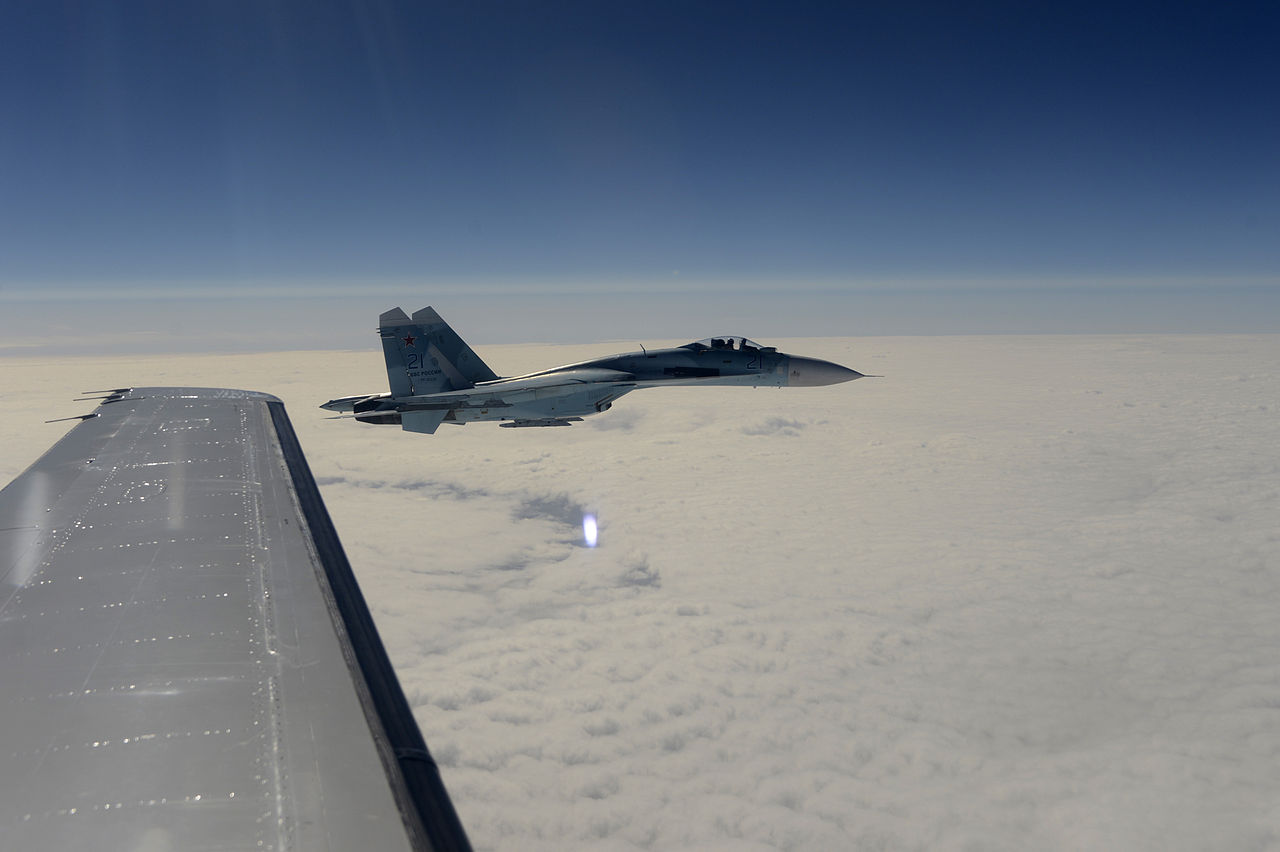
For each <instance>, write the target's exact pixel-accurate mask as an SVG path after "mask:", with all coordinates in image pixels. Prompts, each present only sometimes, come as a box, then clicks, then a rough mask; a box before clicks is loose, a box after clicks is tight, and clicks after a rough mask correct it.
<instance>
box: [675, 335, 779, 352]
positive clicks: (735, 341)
mask: <svg viewBox="0 0 1280 852" xmlns="http://www.w3.org/2000/svg"><path fill="white" fill-rule="evenodd" d="M680 348H681V349H692V350H694V351H695V352H701V351H702V350H704V349H724V350H730V349H736V350H737V351H739V352H777V351H778V349H777V347H776V346H761V345H760V344H759V343H756V342H755V341H754V340H748V339H747V338H745V337H738V336H736V335H725V336H723V337H705V338H703V339H702V340H699V341H696V342H694V343H686V344H685V345H684V346H681V347H680Z"/></svg>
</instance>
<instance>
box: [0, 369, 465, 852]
mask: <svg viewBox="0 0 1280 852" xmlns="http://www.w3.org/2000/svg"><path fill="white" fill-rule="evenodd" d="M90 848H92V849H104V850H148V852H158V850H167V849H183V850H232V849H235V850H258V849H273V850H286V849H306V850H342V852H347V850H384V849H386V850H392V849H466V848H468V846H467V840H466V836H465V834H464V833H463V831H462V828H461V826H460V824H459V823H458V820H457V816H456V814H455V813H454V810H453V806H452V804H451V803H450V801H449V799H448V796H447V794H446V793H445V790H444V787H443V785H442V784H441V782H440V778H439V774H438V771H437V769H436V766H435V764H434V763H433V762H432V760H431V757H430V755H429V753H428V752H427V749H426V746H425V744H424V743H423V741H422V737H421V734H420V733H419V731H418V727H417V725H416V723H415V722H414V719H413V716H412V714H411V712H410V709H409V707H408V704H407V702H406V701H405V699H404V695H403V693H402V692H401V690H400V686H399V683H398V681H397V680H396V678H395V675H394V673H393V671H392V669H391V666H390V663H389V662H388V660H387V657H386V654H385V651H384V650H383V647H382V644H381V641H380V640H379V638H378V635H377V632H376V630H375V629H374V626H373V622H372V620H371V619H370V616H369V613H368V610H367V608H366V606H365V604H364V600H363V598H362V596H361V595H360V591H359V588H358V586H357V585H356V583H355V579H354V576H353V575H352V573H351V569H350V566H349V565H348V563H347V560H346V557H345V555H344V554H343V551H342V547H341V544H340V543H339V541H338V539H337V536H336V534H335V533H334V531H333V528H332V525H331V524H330V521H329V517H328V514H327V512H326V511H325V509H324V505H323V503H322V502H321V500H320V496H319V492H318V491H317V490H316V487H315V483H314V480H313V479H312V477H311V473H310V471H309V469H308V468H307V465H306V461H305V459H304V458H303V456H302V452H301V449H300V448H299V446H298V443H297V439H296V437H295V436H294V433H293V429H292V427H291V426H290V424H289V420H288V417H287V416H286V415H285V412H284V407H283V405H282V404H281V403H280V401H279V400H278V399H276V398H275V397H272V396H268V395H266V394H260V393H253V392H246V391H232V390H221V389H199V388H136V389H132V390H128V391H120V392H116V393H113V394H111V395H110V396H109V397H107V398H106V399H105V400H104V401H103V403H102V404H101V405H100V406H99V408H98V409H97V411H96V412H95V414H94V415H92V416H90V417H88V418H87V419H85V421H84V422H82V423H81V424H80V425H78V426H76V427H75V428H74V429H73V430H72V431H71V432H70V433H69V434H68V435H67V436H66V437H65V438H64V439H63V440H62V441H60V442H59V443H58V444H56V445H55V446H54V447H53V448H52V449H50V450H49V452H48V453H46V454H45V455H44V456H43V457H42V458H41V459H39V460H38V461H37V462H36V463H35V464H34V465H32V467H31V468H30V469H29V470H27V471H26V472H25V473H23V474H22V475H21V476H20V477H18V479H16V480H14V482H13V483H11V484H10V485H9V486H8V487H6V488H5V489H4V490H3V491H0V849H6V850H7V849H15V850H17V849H90Z"/></svg>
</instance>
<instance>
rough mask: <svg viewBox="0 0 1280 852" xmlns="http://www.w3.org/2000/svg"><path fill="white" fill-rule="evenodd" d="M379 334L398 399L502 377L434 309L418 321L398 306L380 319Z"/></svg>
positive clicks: (420, 314) (421, 314)
mask: <svg viewBox="0 0 1280 852" xmlns="http://www.w3.org/2000/svg"><path fill="white" fill-rule="evenodd" d="M378 334H379V335H380V336H381V337H382V351H383V354H384V355H385V356H386V359H387V380H388V381H389V382H390V384H391V395H392V396H393V397H400V396H420V395H423V394H429V393H439V392H441V391H450V390H462V389H464V388H469V387H473V386H474V385H475V383H476V382H487V381H491V380H493V379H496V378H497V375H496V374H494V372H493V370H490V369H489V367H488V365H486V364H485V363H484V361H482V360H480V356H479V355H477V354H476V353H475V352H473V351H472V349H471V347H470V346H468V345H467V344H466V343H465V342H464V341H463V339H462V338H461V337H459V336H458V333H457V332H456V331H454V330H453V329H452V328H450V327H449V324H448V323H447V322H445V321H444V320H443V319H441V317H440V315H439V314H438V313H436V312H435V311H434V310H433V309H431V308H429V307H428V308H423V309H422V310H420V311H418V312H417V313H415V314H414V315H413V317H412V318H411V317H408V316H406V315H405V313H404V311H402V310H400V309H399V308H392V309H391V310H389V311H387V312H386V313H384V314H382V316H380V317H379V318H378Z"/></svg>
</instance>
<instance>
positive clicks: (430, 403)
mask: <svg viewBox="0 0 1280 852" xmlns="http://www.w3.org/2000/svg"><path fill="white" fill-rule="evenodd" d="M634 384H635V376H633V375H632V374H631V373H624V372H622V371H621V370H606V369H601V368H583V369H574V370H552V371H549V372H546V373H531V374H529V375H527V376H516V377H515V378H510V379H498V380H497V381H493V382H480V383H478V384H477V385H476V386H475V387H474V388H467V389H465V390H456V391H443V392H441V393H433V394H427V395H425V396H410V397H405V398H404V399H403V403H404V407H405V409H407V410H423V409H435V408H440V409H450V408H465V407H484V408H491V407H501V406H502V405H503V404H504V403H507V404H509V403H510V402H511V401H512V400H519V399H522V398H526V397H530V396H534V395H537V396H545V395H547V393H548V392H551V393H552V394H554V393H555V392H556V391H557V390H559V389H564V390H565V392H566V393H568V392H573V391H575V390H577V389H579V388H581V387H582V386H584V385H613V386H615V387H628V386H633V385H634Z"/></svg>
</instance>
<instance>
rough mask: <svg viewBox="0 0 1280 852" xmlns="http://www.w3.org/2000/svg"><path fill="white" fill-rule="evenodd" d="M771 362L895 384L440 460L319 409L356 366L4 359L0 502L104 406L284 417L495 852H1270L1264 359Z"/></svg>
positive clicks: (1084, 347) (505, 352)
mask: <svg viewBox="0 0 1280 852" xmlns="http://www.w3.org/2000/svg"><path fill="white" fill-rule="evenodd" d="M615 348H616V347H615ZM783 348H784V349H785V350H787V351H792V352H796V353H799V354H804V355H811V356H815V357H823V358H830V359H832V360H835V361H838V362H840V363H844V364H847V365H849V366H851V367H854V368H857V369H859V370H862V371H864V372H871V373H884V374H886V378H883V379H876V380H866V381H859V382H855V383H852V384H847V385H840V386H835V387H829V388H814V389H786V390H763V389H762V390H754V391H753V390H749V389H735V388H719V389H705V390H701V391H698V390H689V389H670V390H653V391H645V392H643V393H635V394H632V395H630V396H628V397H626V398H625V399H624V400H622V401H620V402H619V403H618V404H617V405H616V406H615V408H614V410H612V411H610V412H608V413H606V414H604V415H601V416H599V417H596V418H591V419H588V420H587V421H586V422H584V423H580V424H577V425H576V426H574V427H572V428H571V429H544V430H539V429H527V430H508V429H498V428H496V427H495V426H493V425H491V424H478V425H471V426H467V427H465V428H445V427H442V428H441V430H440V432H439V433H437V435H435V436H432V437H425V436H418V435H411V434H408V433H402V432H400V431H398V430H396V429H393V428H390V427H385V428H380V427H370V426H363V425H360V424H356V423H354V422H351V421H341V420H326V419H323V412H320V411H318V410H316V409H315V408H314V406H315V405H316V404H318V403H319V402H320V401H323V400H324V399H328V398H330V397H333V396H335V395H339V394H346V393H356V392H360V391H376V390H381V389H382V388H383V387H384V384H385V378H384V375H383V373H382V369H381V363H380V361H381V359H380V357H379V356H378V354H377V353H376V352H375V351H374V350H373V348H372V347H371V348H370V349H369V350H368V351H364V352H358V353H291V354H271V355H259V356H218V357H197V356H192V357H180V358H171V359H165V360H164V361H147V360H143V359H99V360H97V361H95V362H93V363H92V364H91V365H88V366H86V365H85V364H83V363H80V362H77V361H73V360H71V359H68V360H65V361H63V360H57V361H49V360H45V361H40V362H36V361H31V360H27V359H18V358H8V359H4V360H3V361H0V370H2V371H3V374H4V382H3V386H4V387H5V388H6V389H7V390H6V392H5V395H4V396H5V404H6V406H8V408H9V414H8V417H7V419H6V420H5V421H4V423H3V429H4V438H5V440H6V446H8V447H9V449H8V450H7V451H6V452H5V453H4V454H3V456H0V473H3V474H5V475H6V477H7V478H11V477H12V476H13V475H15V474H16V473H17V472H18V471H19V470H20V469H21V468H22V467H25V465H26V464H28V463H30V461H32V460H33V459H34V458H35V456H36V455H38V454H39V453H40V452H42V451H43V450H44V449H45V448H46V447H47V446H48V445H49V444H50V443H52V441H53V440H54V439H56V436H57V435H58V434H61V432H62V431H64V430H65V428H66V424H55V425H54V426H50V427H38V426H37V427H35V428H32V423H33V421H35V420H43V419H45V418H46V417H54V416H67V415H71V414H75V413H79V412H81V411H84V410H88V409H87V407H86V406H87V404H86V403H69V402H67V401H66V400H67V399H68V398H69V397H71V396H73V395H75V394H76V392H77V391H80V390H83V389H85V388H88V387H110V386H116V385H119V384H138V385H141V384H158V383H175V384H176V383H187V384H201V385H208V384H223V385H228V384H230V385H239V386H246V387H252V388H254V389H259V390H266V391H270V392H272V393H276V394H278V395H280V396H281V397H282V398H283V399H284V400H285V402H286V403H287V405H288V407H289V412H290V415H291V417H292V419H293V421H294V424H295V427H296V429H297V431H298V434H299V437H300V439H301V441H302V444H303V447H304V449H305V450H306V451H307V454H308V459H309V461H310V462H311V465H312V468H313V470H314V471H315V473H316V475H317V478H318V479H319V481H320V483H321V490H322V492H323V494H324V496H325V499H326V501H327V503H328V506H329V509H330V511H331V513H332V514H333V517H334V521H335V524H336V525H337V527H338V531H339V533H340V534H341V536H342V538H343V542H344V544H345V545H346V548H347V550H348V553H349V555H350V557H351V560H352V563H353V565H354V566H355V568H356V571H357V574H358V575H359V577H360V579H361V583H362V585H363V587H364V590H365V593H366V596H367V597H368V599H369V602H370V605H371V607H372V609H373V610H374V614H375V617H376V618H377V620H378V625H379V628H380V630H381V631H382V633H383V637H384V639H385V640H386V643H387V646H388V650H389V651H390V653H391V655H392V658H393V661H394V662H395V664H396V667H397V669H398V671H399V672H400V676H401V679H402V682H403V684H404V686H405V690H406V692H407V694H408V695H409V698H410V701H411V702H412V704H413V705H414V708H415V712H416V713H417V716H418V720H419V722H420V724H421V726H422V729H423V733H424V735H425V737H426V739H427V742H428V744H429V745H430V746H431V748H432V751H433V753H434V754H435V755H436V757H437V760H438V761H439V762H440V763H441V765H442V768H443V773H444V779H445V783H446V784H447V786H448V787H449V790H450V792H451V794H452V796H453V798H454V801H455V804H456V805H457V808H458V811H459V813H460V815H461V817H462V820H463V823H464V825H466V827H467V829H468V831H469V833H470V835H471V838H472V840H473V842H474V843H475V845H476V846H477V847H478V848H482V849H485V848H521V849H548V850H550V849H564V848H579V849H679V848H698V849H708V848H712V849H714V848H723V849H735V850H737V849H800V848H805V849H811V848H853V849H918V848H941V849H962V848H984V849H1023V848H1049V849H1053V848H1060V849H1072V848H1088V847H1109V848H1139V847H1143V848H1147V847H1150V848H1155V847H1159V848H1166V849H1169V848H1172V849H1200V848H1206V847H1213V848H1233V849H1248V848H1267V847H1273V846H1275V845H1276V844H1277V843H1280V806H1277V805H1276V802H1277V801H1280V760H1278V758H1280V620H1277V619H1276V617H1275V613H1276V611H1277V606H1278V605H1280V533H1278V532H1277V531H1276V530H1277V527H1276V523H1275V519H1276V518H1277V517H1280V456H1277V454H1276V452H1275V449H1274V448H1275V447H1276V446H1280V418H1278V417H1277V403H1276V400H1280V339H1277V338H1276V337H1274V336H1257V337H1229V336H1221V337H1213V336H1199V337H1024V338H1018V337H998V338H996V337H993V338H932V339H930V338H900V339H895V338H874V339H865V340H852V339H826V340H809V341H788V342H785V343H784V344H783ZM608 351H612V350H611V348H610V347H608V346H604V347H600V346H593V347H584V348H575V347H487V348H484V349H483V351H482V352H481V354H482V356H483V357H485V358H486V359H487V360H489V361H490V363H491V365H492V366H494V368H495V369H497V370H498V371H499V372H500V373H505V374H513V373H519V372H522V371H524V370H526V369H534V368H538V367H543V366H550V365H552V364H554V363H559V362H562V361H570V360H575V359H578V358H581V357H587V356H590V355H593V354H604V353H605V352H608ZM586 512H591V513H594V514H595V515H597V516H598V518H599V523H600V541H599V546H598V547H596V548H588V547H585V546H584V543H583V542H582V527H581V521H582V515H583V514H584V513H586Z"/></svg>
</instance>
